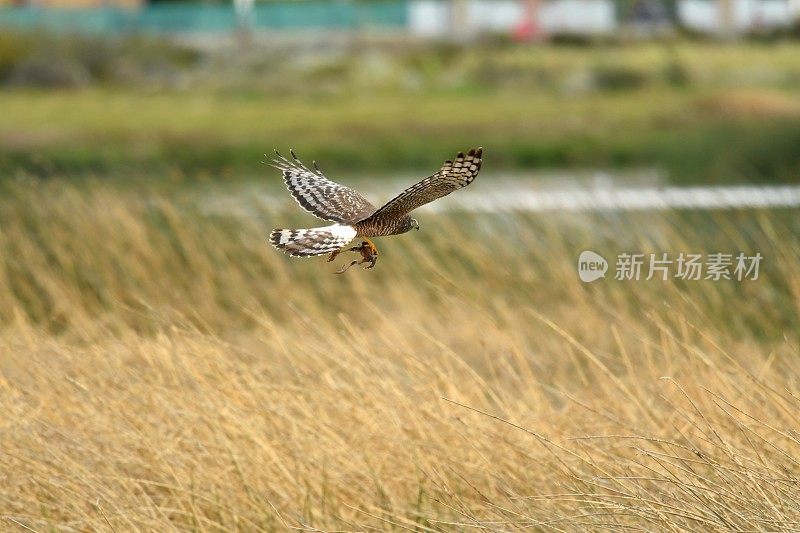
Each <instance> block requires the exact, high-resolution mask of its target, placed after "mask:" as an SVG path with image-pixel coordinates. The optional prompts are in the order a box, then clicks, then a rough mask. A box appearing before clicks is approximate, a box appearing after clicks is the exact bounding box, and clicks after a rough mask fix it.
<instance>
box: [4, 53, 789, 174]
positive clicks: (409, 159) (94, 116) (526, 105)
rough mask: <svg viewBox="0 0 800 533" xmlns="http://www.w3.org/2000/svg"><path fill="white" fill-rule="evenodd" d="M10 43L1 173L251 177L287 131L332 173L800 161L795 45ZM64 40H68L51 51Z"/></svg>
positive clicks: (753, 169) (768, 165) (771, 166)
mask: <svg viewBox="0 0 800 533" xmlns="http://www.w3.org/2000/svg"><path fill="white" fill-rule="evenodd" d="M6 39H7V37H6ZM10 42H11V43H12V44H13V46H12V44H8V43H6V44H5V45H4V44H3V39H0V86H2V87H4V88H3V93H2V118H0V172H2V174H3V175H13V174H20V173H27V174H34V175H38V176H43V177H52V176H62V175H65V174H67V175H72V176H86V175H93V176H102V177H108V176H121V177H124V179H131V178H141V177H143V176H153V175H155V176H160V175H163V174H164V173H167V172H169V173H171V174H173V175H175V176H189V177H191V178H197V177H200V178H204V177H205V178H223V179H232V178H234V179H235V178H240V177H242V176H247V177H252V176H254V175H260V174H261V172H262V167H261V165H260V161H261V160H262V159H263V156H262V154H263V153H264V152H268V151H270V150H271V149H272V148H282V149H284V150H285V149H286V148H287V145H289V146H291V147H293V148H295V149H297V150H298V151H300V153H302V154H313V155H311V156H309V157H313V158H315V159H317V160H319V161H321V162H322V163H323V164H324V166H325V167H326V168H327V169H329V170H331V171H334V172H339V171H345V170H346V171H347V172H361V173H364V174H366V173H376V172H377V173H381V174H386V173H389V172H391V171H393V170H395V169H396V168H403V169H406V168H412V167H413V168H420V169H421V168H430V167H436V166H437V165H438V164H439V163H440V162H441V154H442V153H451V152H453V151H455V150H457V149H460V148H462V147H463V146H471V145H473V144H481V145H483V146H485V147H487V149H491V151H492V162H491V164H492V165H494V167H495V168H506V169H532V168H563V167H573V168H574V167H588V168H642V167H648V168H658V169H661V170H664V171H665V173H666V175H667V176H668V179H669V180H670V181H672V182H674V183H697V182H703V183H710V182H713V183H735V182H753V181H767V182H796V181H797V179H798V178H797V177H798V176H800V159H798V157H797V149H796V148H797V146H798V144H800V104H798V102H799V101H800V99H798V94H800V66H799V65H798V62H797V61H796V58H797V57H798V55H799V54H800V44H798V43H796V42H785V43H780V42H779V43H773V44H747V43H743V44H737V45H723V44H713V43H691V42H677V43H672V44H669V43H668V44H652V43H644V44H639V45H629V46H599V47H558V46H540V47H527V46H512V45H507V46H495V47H490V46H486V47H465V48H462V47H457V46H439V47H433V46H428V47H420V46H412V45H406V46H400V45H394V46H390V45H383V46H371V47H358V46H355V47H353V48H352V49H350V48H345V49H335V47H334V49H333V50H330V51H329V52H328V53H327V54H325V53H320V52H316V55H315V54H314V53H308V52H305V53H304V52H302V51H300V52H294V55H292V54H291V53H287V52H286V51H282V52H281V51H277V52H276V51H273V50H272V49H270V48H266V49H256V50H253V51H251V52H250V53H249V54H248V53H236V52H235V51H233V52H232V51H230V50H228V51H227V52H225V53H223V52H220V53H218V54H217V55H214V54H210V55H209V54H206V55H203V54H202V53H200V52H192V53H191V54H189V53H188V52H184V53H183V55H181V54H177V52H172V54H173V55H176V56H178V57H180V58H181V59H180V60H178V59H174V60H173V62H169V61H167V59H165V58H169V57H171V56H170V54H169V53H168V52H169V50H170V49H166V51H163V52H162V53H161V54H160V55H158V54H157V53H156V52H154V50H153V48H154V46H155V45H150V46H149V47H145V48H144V49H143V50H140V48H142V46H141V45H139V47H138V48H137V47H136V46H130V47H129V48H131V50H134V52H130V51H126V50H127V48H126V47H124V46H121V45H120V43H117V42H110V43H106V42H102V43H92V42H89V43H82V42H79V43H71V42H67V43H58V44H59V46H55V44H54V43H52V42H49V41H46V42H45V44H41V43H39V45H38V46H42V47H45V49H44V50H39V49H38V48H36V46H37V45H34V44H31V43H29V42H28V41H24V42H22V43H17V42H16V41H13V40H11V41H10ZM35 42H38V41H34V43H35ZM14 43H16V44H14ZM45 45H47V46H45ZM26 47H27V48H26ZM29 48H30V49H31V50H32V51H30V52H27V53H23V52H20V51H19V49H23V50H28V49H29ZM155 49H156V50H158V48H157V47H156V48H155ZM3 50H6V53H5V56H6V57H12V56H13V57H14V58H15V59H14V60H13V61H12V60H10V59H5V66H4V59H3ZM52 50H67V52H64V51H61V52H59V54H61V55H58V54H56V57H53V58H50V59H51V60H49V61H43V60H42V57H44V58H48V57H49V56H48V54H51V55H52V54H55V53H56V52H53V51H52ZM136 50H139V52H135V51H136ZM187 54H188V55H187ZM192 54H193V55H192ZM62 56H63V57H62ZM195 56H197V57H195ZM154 57H157V58H159V59H160V62H159V61H155V59H154ZM192 58H194V59H192ZM154 61H155V63H154ZM56 67H57V68H56ZM52 69H56V71H55V72H53V71H52ZM64 69H67V72H66V73H65V72H64ZM69 69H71V70H69ZM4 71H5V72H7V73H6V74H5V76H4V74H3V72H4ZM72 71H75V73H74V74H72V75H70V74H69V73H70V72H72ZM73 78H75V79H73ZM3 80H6V81H5V84H3ZM48 84H49V85H48ZM53 84H56V85H58V84H60V85H58V86H57V89H58V90H55V91H54V90H43V87H46V88H48V89H52V87H51V85H53Z"/></svg>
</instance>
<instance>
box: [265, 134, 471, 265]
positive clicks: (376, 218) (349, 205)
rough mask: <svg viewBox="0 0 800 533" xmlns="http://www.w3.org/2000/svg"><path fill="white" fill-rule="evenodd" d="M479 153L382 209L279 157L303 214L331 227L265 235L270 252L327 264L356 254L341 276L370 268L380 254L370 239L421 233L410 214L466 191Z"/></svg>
mask: <svg viewBox="0 0 800 533" xmlns="http://www.w3.org/2000/svg"><path fill="white" fill-rule="evenodd" d="M482 152H483V148H477V149H475V148H473V149H471V150H470V151H469V152H468V153H467V155H464V153H463V152H458V154H457V155H456V158H455V160H453V161H445V163H444V165H442V168H441V169H439V171H438V172H437V173H436V174H434V175H432V176H429V177H427V178H425V179H424V180H422V181H420V182H419V183H416V184H414V185H412V186H411V187H409V188H408V189H406V190H404V191H403V192H401V193H400V194H398V195H397V196H396V197H394V198H393V199H392V200H389V202H387V203H386V205H384V206H383V207H381V208H380V209H378V208H376V207H375V206H374V205H372V204H371V203H370V202H369V201H368V200H367V199H366V198H364V197H363V196H362V195H361V194H360V193H358V192H356V191H354V190H353V189H351V188H349V187H345V186H344V185H339V184H338V183H335V182H333V181H331V180H329V179H328V178H326V177H325V176H324V175H323V174H322V172H320V170H319V167H317V164H316V162H315V163H314V170H311V169H309V168H308V167H306V166H305V165H303V163H302V162H301V161H300V160H299V159H298V158H297V156H296V155H295V153H294V152H293V151H292V152H291V153H292V160H291V161H290V160H289V159H286V158H285V157H283V156H282V155H281V154H280V153H278V151H277V150H276V151H275V154H277V157H276V158H275V159H273V161H272V166H274V167H275V168H277V169H279V170H280V171H281V172H283V179H284V181H285V182H286V187H287V188H288V189H289V192H291V193H292V196H293V197H294V199H295V200H297V203H299V204H300V206H302V207H303V208H304V209H305V210H306V211H309V212H310V213H312V214H313V215H316V216H317V217H319V218H321V219H323V220H329V221H331V222H334V224H333V225H331V226H325V227H321V228H309V229H275V230H272V233H270V235H269V240H270V242H271V243H272V245H273V246H275V247H276V248H278V249H280V250H283V251H284V252H286V253H287V254H289V255H291V256H294V257H309V256H314V255H324V254H331V255H330V257H329V258H328V261H333V260H334V258H335V257H336V256H337V255H338V254H339V253H340V252H343V251H348V252H360V253H361V256H362V259H361V260H360V261H359V260H355V261H353V262H352V263H350V264H349V265H348V266H347V267H345V268H344V269H342V270H341V271H339V273H341V272H344V271H345V270H347V268H350V267H351V266H353V265H356V264H362V263H367V262H369V263H370V264H369V266H367V267H365V268H372V267H374V266H375V262H376V261H377V260H378V249H377V248H376V247H375V245H374V244H372V242H371V241H370V240H369V239H368V237H384V236H387V235H398V234H400V233H405V232H407V231H409V230H411V228H416V229H419V223H418V222H417V219H415V218H411V217H410V216H409V215H408V213H410V212H411V211H413V210H414V209H416V208H418V207H420V206H422V205H425V204H427V203H429V202H432V201H434V200H437V199H439V198H441V197H443V196H446V195H448V194H450V193H451V192H453V191H455V190H458V189H460V188H461V187H466V186H467V185H469V184H470V183H472V180H474V179H475V176H477V175H478V171H479V170H480V168H481V154H482ZM356 237H361V238H363V239H364V240H363V242H362V243H361V244H360V245H359V246H355V247H353V248H349V249H347V250H345V248H344V247H345V246H347V244H348V243H349V242H350V241H351V240H353V239H354V238H356Z"/></svg>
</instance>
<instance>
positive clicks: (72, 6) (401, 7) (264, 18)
mask: <svg viewBox="0 0 800 533" xmlns="http://www.w3.org/2000/svg"><path fill="white" fill-rule="evenodd" d="M62 8H69V9H62ZM78 11H79V12H80V13H79V14H78V15H76V14H75V12H78ZM798 17H800V0H374V1H367V0H339V1H326V0H308V1H302V2H297V1H291V0H285V1H277V2H273V1H270V2H268V3H255V2H254V0H225V1H223V2H219V3H209V2H202V3H201V2H199V1H197V2H195V1H191V0H190V1H185V2H163V3H161V2H159V3H153V4H151V3H149V2H148V0H0V31H2V28H3V27H9V26H12V27H22V28H40V27H43V28H58V29H68V30H77V31H80V30H82V29H85V30H88V31H93V32H98V31H106V32H120V31H147V32H151V33H171V32H180V33H187V32H194V33H201V34H202V33H211V32H216V33H222V32H231V31H234V30H235V29H236V28H237V27H241V26H243V25H246V26H248V27H250V28H251V29H253V30H254V31H257V32H258V31H261V32H274V33H275V34H276V35H279V34H280V32H289V31H296V30H314V31H317V32H319V31H325V30H331V31H335V30H342V29H346V30H348V31H358V30H359V29H364V30H372V29H375V28H378V29H381V30H387V29H391V30H393V31H397V32H400V33H408V34H411V35H413V36H416V37H420V38H436V39H469V38H471V37H475V36H477V35H481V34H486V33H494V34H506V35H511V36H513V37H515V38H518V39H525V40H536V39H546V38H550V37H557V36H564V35H566V36H586V37H599V36H610V35H618V34H620V32H624V34H625V35H626V36H630V37H641V38H647V37H651V36H658V35H661V34H664V33H668V32H670V31H673V30H674V29H675V28H677V27H684V28H687V29H690V30H692V31H695V32H703V33H712V34H720V35H734V34H740V33H746V32H753V31H760V30H765V29H767V30H768V29H771V28H780V27H786V26H789V25H790V24H792V23H793V21H795V20H797V18H798Z"/></svg>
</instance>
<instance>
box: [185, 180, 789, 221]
mask: <svg viewBox="0 0 800 533" xmlns="http://www.w3.org/2000/svg"><path fill="white" fill-rule="evenodd" d="M415 179H419V177H409V178H407V179H404V180H391V181H390V180H384V179H380V180H371V181H368V182H361V183H358V184H353V187H354V188H355V189H357V190H359V191H361V192H362V193H363V194H364V195H365V196H366V197H367V198H369V199H370V200H371V201H373V203H374V204H375V205H377V206H380V205H382V203H383V202H385V201H387V200H389V199H390V198H392V197H393V196H394V195H395V194H397V193H398V192H400V191H402V190H403V189H404V188H405V187H407V186H408V185H409V184H411V183H414V181H415ZM661 181H662V180H661V179H659V177H658V176H655V175H653V174H647V173H639V174H638V175H635V176H634V178H633V179H631V175H630V174H629V175H623V174H620V175H615V176H614V177H613V178H612V177H610V176H609V175H607V174H594V175H592V176H591V177H590V178H589V177H581V176H580V175H575V174H563V175H536V176H533V177H531V176H530V175H529V176H527V177H516V176H505V177H503V176H492V175H487V176H480V177H479V178H478V179H477V180H476V181H475V182H474V183H473V184H472V185H470V186H469V187H467V188H465V189H462V190H459V191H458V192H457V193H455V194H452V195H450V196H448V197H447V198H445V199H443V200H440V201H436V202H433V203H431V204H428V205H426V206H424V207H422V208H421V210H423V211H428V212H448V211H466V212H475V213H500V212H549V211H568V212H569V211H609V212H613V211H654V210H659V211H663V210H712V209H714V210H719V209H748V208H760V209H764V208H786V207H800V186H798V185H738V186H685V187H680V186H669V185H662V184H660V183H659V182H661ZM276 182H277V180H276ZM278 183H280V182H278ZM278 183H272V184H264V183H263V182H260V183H253V184H248V185H239V186H234V187H233V188H231V187H226V188H217V187H212V188H211V189H209V190H204V191H203V192H202V193H201V195H200V198H199V199H198V203H199V204H200V206H201V208H202V209H203V210H204V211H205V212H207V213H213V214H227V215H241V216H248V215H254V214H256V212H259V211H260V212H263V211H264V210H267V211H277V210H281V209H285V208H287V207H293V206H294V202H293V201H292V199H291V197H290V195H289V193H288V192H287V191H286V189H284V188H282V187H278V186H276V185H277V184H278Z"/></svg>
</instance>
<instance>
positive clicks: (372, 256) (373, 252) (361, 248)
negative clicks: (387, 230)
mask: <svg viewBox="0 0 800 533" xmlns="http://www.w3.org/2000/svg"><path fill="white" fill-rule="evenodd" d="M341 252H359V253H360V254H361V259H360V260H359V259H354V260H353V261H351V262H350V264H349V265H347V266H344V267H342V269H341V270H338V271H336V272H335V274H344V273H345V272H347V270H348V269H349V268H350V267H352V266H355V265H361V264H363V263H369V265H367V266H365V267H364V270H367V269H369V268H372V267H374V266H375V263H376V262H377V261H378V249H377V248H376V247H375V245H374V244H372V243H371V242H370V241H368V240H365V241H363V242H362V243H361V244H360V245H358V246H353V247H352V248H348V249H347V250H344V249H342V250H337V251H335V252H332V253H331V255H330V257H328V261H329V262H330V261H333V260H334V259H335V258H336V256H337V255H339V254H340V253H341Z"/></svg>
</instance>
